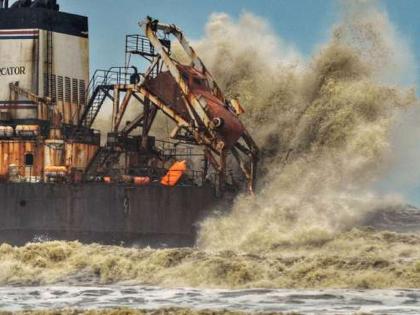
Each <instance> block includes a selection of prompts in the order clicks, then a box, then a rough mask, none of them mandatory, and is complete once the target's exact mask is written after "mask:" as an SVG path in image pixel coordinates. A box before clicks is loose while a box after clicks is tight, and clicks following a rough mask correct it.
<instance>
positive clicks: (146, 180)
mask: <svg viewBox="0 0 420 315" xmlns="http://www.w3.org/2000/svg"><path fill="white" fill-rule="evenodd" d="M149 184H150V177H134V185H138V186H144V185H149Z"/></svg>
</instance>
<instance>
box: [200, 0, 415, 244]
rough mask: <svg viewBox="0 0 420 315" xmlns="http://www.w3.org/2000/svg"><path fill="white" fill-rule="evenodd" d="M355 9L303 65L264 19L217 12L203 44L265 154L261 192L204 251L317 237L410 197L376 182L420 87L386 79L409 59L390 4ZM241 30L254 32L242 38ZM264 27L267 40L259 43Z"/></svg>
mask: <svg viewBox="0 0 420 315" xmlns="http://www.w3.org/2000/svg"><path fill="white" fill-rule="evenodd" d="M360 6H361V7H368V9H369V10H361V9H360ZM347 8H348V10H347V11H346V12H347V15H346V16H345V17H343V19H342V22H341V23H339V24H337V25H336V26H335V27H334V30H333V32H332V36H331V39H330V41H329V42H328V43H326V44H324V45H323V46H322V47H321V48H320V51H319V52H318V53H317V54H315V56H314V57H313V58H312V59H311V60H310V61H308V62H306V63H303V64H296V62H299V61H298V60H299V58H294V59H293V58H292V59H291V57H290V54H287V53H286V55H285V56H286V57H284V58H283V54H284V51H285V50H284V48H283V47H282V45H280V44H279V41H278V40H277V39H276V38H275V37H274V35H273V32H272V31H270V30H269V29H268V26H267V25H266V24H264V23H262V22H261V21H260V20H261V19H260V18H258V17H254V16H252V15H251V14H245V15H244V16H243V17H241V18H240V21H239V22H237V23H235V22H233V21H232V20H231V19H230V18H229V17H227V16H226V15H224V14H222V15H214V16H213V17H212V20H211V21H210V22H209V27H208V28H207V34H206V36H205V37H204V39H203V40H202V41H200V43H199V46H198V50H199V52H201V53H202V54H204V60H209V61H214V62H216V64H211V63H210V65H209V67H210V69H212V70H213V73H214V75H215V77H216V78H217V79H218V80H219V81H220V82H222V84H223V88H224V89H225V90H227V91H228V93H229V94H232V95H236V94H239V95H241V96H242V97H241V100H242V102H243V105H244V106H245V107H246V109H247V110H248V116H247V121H246V123H247V126H248V128H249V129H250V130H251V134H253V136H254V137H256V139H257V142H258V143H259V145H260V146H261V149H262V150H261V151H262V156H261V168H260V169H261V172H260V179H259V181H260V185H259V191H258V193H257V195H256V197H255V198H254V197H249V196H248V197H246V196H245V197H240V198H238V200H237V202H236V203H235V205H234V207H233V210H232V211H231V212H230V213H229V214H228V215H224V216H219V217H213V218H210V219H208V220H205V221H204V222H203V224H202V228H201V234H200V240H199V245H200V246H201V247H202V248H204V249H208V250H209V249H210V250H221V249H233V250H241V251H244V252H250V251H252V252H254V251H264V250H270V248H272V247H273V246H277V244H283V243H285V242H286V243H292V244H293V243H294V242H299V239H300V238H301V237H304V238H307V239H313V242H315V243H316V242H317V240H318V238H320V239H321V240H322V239H324V238H325V237H332V236H333V235H336V234H337V233H341V232H342V231H345V230H348V229H350V228H351V227H353V226H355V225H356V224H357V222H359V220H360V219H361V218H363V217H364V216H365V215H367V214H368V213H369V212H370V211H372V210H375V209H378V208H381V207H383V208H386V207H387V206H390V205H395V204H398V203H402V202H403V201H402V200H401V199H399V198H396V197H395V196H392V197H391V196H378V195H376V194H375V193H373V191H372V190H371V187H372V185H373V184H374V183H375V181H376V180H377V179H378V178H380V175H381V174H382V173H383V172H384V170H385V169H386V167H388V166H389V163H388V161H389V157H390V156H392V148H391V146H390V136H391V133H390V130H391V128H392V126H393V123H394V122H395V117H396V116H397V114H398V113H399V112H401V111H403V110H405V109H407V108H409V107H410V106H412V105H414V104H415V103H416V98H415V94H414V91H413V90H410V89H406V88H403V87H400V86H398V85H385V84H384V83H383V82H382V80H381V79H382V78H384V77H385V76H386V74H387V73H388V72H387V71H386V69H387V67H388V66H389V67H391V68H392V69H395V68H396V67H398V66H399V64H398V63H397V62H400V61H401V60H403V61H406V60H405V59H404V58H400V57H398V58H397V57H396V55H398V56H401V53H400V52H399V51H398V50H399V49H404V47H400V46H398V45H397V44H395V43H393V42H392V41H393V39H395V37H396V36H395V35H394V36H390V35H389V34H388V33H383V31H384V26H386V28H385V29H388V30H393V28H392V24H391V23H390V22H389V21H388V20H387V16H386V14H385V13H384V12H383V11H381V10H379V9H377V8H376V7H375V6H372V5H371V3H369V4H366V2H365V1H361V2H360V4H358V5H357V4H353V5H352V6H348V7H347ZM258 27H259V32H258V31H256V28H257V29H258ZM240 32H243V33H244V34H248V37H249V36H255V37H254V38H248V40H247V41H243V43H244V44H242V42H241V41H239V40H237V39H236V37H237V35H238V33H240ZM394 33H395V31H394V32H393V33H392V34H394ZM250 34H251V35H250ZM258 34H263V35H262V38H263V41H262V42H261V43H260V44H259V45H253V46H250V45H249V42H257V41H258V39H259V37H258ZM266 37H271V40H267V39H266ZM264 43H266V44H265V45H264ZM287 51H288V50H287V49H286V52H287ZM276 53H277V55H276ZM206 54H208V55H209V56H208V57H206ZM406 55H408V53H406ZM291 60H294V61H293V62H292V61H291ZM401 63H402V61H401ZM401 67H405V63H403V65H402V66H401ZM226 69H228V70H229V71H226ZM261 126H264V127H263V128H261ZM261 177H262V178H261Z"/></svg>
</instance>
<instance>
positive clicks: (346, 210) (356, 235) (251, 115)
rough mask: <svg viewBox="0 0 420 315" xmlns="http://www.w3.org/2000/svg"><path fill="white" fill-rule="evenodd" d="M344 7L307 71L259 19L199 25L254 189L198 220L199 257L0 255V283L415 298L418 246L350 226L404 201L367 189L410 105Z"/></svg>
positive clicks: (144, 252) (35, 248) (393, 43)
mask: <svg viewBox="0 0 420 315" xmlns="http://www.w3.org/2000/svg"><path fill="white" fill-rule="evenodd" d="M344 6H345V9H344V10H343V13H342V17H341V19H340V22H339V23H337V24H336V25H335V26H334V29H333V31H332V32H331V38H330V40H329V42H327V43H325V44H324V45H323V46H322V47H321V48H320V49H319V51H318V52H317V53H315V54H314V57H312V58H310V59H309V60H306V59H305V57H304V56H302V55H301V54H299V52H297V50H296V49H295V48H294V47H292V46H290V45H288V44H287V43H285V42H283V41H282V40H281V39H279V37H278V36H277V35H276V34H275V33H274V32H273V31H272V30H271V28H270V26H269V25H268V24H267V23H266V22H265V21H264V20H263V19H261V18H259V17H256V16H254V15H252V14H250V13H244V14H243V15H242V16H241V17H240V18H239V20H238V21H235V20H233V19H232V18H231V17H229V16H228V15H226V14H215V15H213V16H211V18H210V20H209V23H208V25H207V28H206V35H205V36H204V38H203V39H202V40H200V41H199V42H197V43H196V46H198V51H199V52H200V55H202V57H203V59H204V61H205V63H206V64H207V65H208V66H209V68H210V69H211V71H212V73H213V74H214V76H215V77H216V79H217V80H218V82H219V83H220V85H221V86H222V88H223V89H224V90H226V91H227V94H228V95H230V96H238V95H239V96H240V99H241V101H242V103H243V105H244V107H246V109H247V114H245V115H244V117H243V119H244V120H245V123H246V125H247V126H248V128H249V129H250V132H251V134H252V135H253V136H254V137H255V139H256V141H257V142H258V144H259V146H260V147H261V151H262V153H261V166H260V177H261V179H260V181H259V188H258V193H257V195H256V196H255V197H250V196H240V197H238V198H237V200H236V202H235V204H234V207H233V209H232V211H230V212H229V214H215V215H214V216H212V217H211V218H209V219H206V220H205V221H204V222H203V223H202V225H201V231H200V238H199V243H198V247H197V248H184V249H162V250H152V249H136V248H121V247H112V246H101V245H95V244H94V245H82V244H80V243H78V242H45V243H36V244H28V245H26V246H24V247H12V246H9V245H7V244H3V245H1V246H0V257H1V259H0V284H46V283H57V282H66V283H70V284H71V283H72V282H74V283H90V282H95V283H115V282H125V283H130V284H133V283H142V284H158V285H164V286H189V287H191V286H193V287H233V288H247V287H288V288H303V287H307V288H314V287H316V288H321V287H343V288H344V287H351V288H385V287H407V288H408V287H419V285H420V256H419V255H420V254H419V251H418V246H419V245H420V236H418V235H416V234H413V235H409V234H399V233H395V232H387V231H379V230H374V229H366V228H363V229H362V228H360V229H357V228H355V227H357V226H359V225H360V224H362V223H363V222H365V221H366V220H367V219H368V218H377V217H378V216H375V214H378V213H381V211H380V210H382V209H397V210H396V211H398V209H401V207H400V205H401V204H403V203H404V200H403V199H402V198H400V197H398V196H390V195H385V196H384V195H381V194H379V193H377V192H375V189H374V187H375V185H376V183H377V182H378V181H380V180H382V176H383V174H384V172H385V171H386V170H387V169H389V168H390V167H393V165H392V161H393V159H392V156H393V150H392V145H393V144H392V140H391V139H392V130H393V126H394V125H395V123H396V122H397V121H398V119H399V117H400V113H401V112H403V111H405V110H406V109H408V108H412V107H413V105H415V104H416V103H417V102H418V101H417V99H416V97H415V93H414V90H413V89H410V88H407V87H405V84H406V83H407V82H406V81H405V80H406V79H407V76H406V75H407V73H408V72H409V71H408V70H407V69H409V68H411V69H413V68H415V67H414V66H413V62H414V61H413V60H414V59H413V58H412V56H411V54H410V51H409V49H408V48H407V47H408V45H406V43H404V42H403V40H402V39H401V38H402V37H401V36H400V35H399V34H398V33H397V31H396V30H395V28H394V27H393V25H392V24H391V22H390V21H389V19H388V17H387V15H386V12H384V11H383V10H381V9H379V8H378V7H377V6H376V5H375V2H371V1H352V2H351V4H349V2H345V3H344ZM256 43H258V45H256ZM407 71H408V72H407ZM402 75H404V77H403V78H402V79H401V76H402ZM411 83H412V82H411ZM221 213H224V212H223V211H221ZM379 216H380V215H379ZM372 222H373V221H372ZM372 222H371V223H372ZM384 227H385V228H386V225H385V226H382V227H381V228H384ZM401 230H404V228H402V229H401Z"/></svg>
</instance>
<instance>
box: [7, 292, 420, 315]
mask: <svg viewBox="0 0 420 315" xmlns="http://www.w3.org/2000/svg"><path fill="white" fill-rule="evenodd" d="M121 307H128V308H133V309H144V310H147V309H161V308H171V307H177V308H188V309H195V310H203V309H212V310H230V311H244V312H292V311H293V312H298V313H301V314H351V313H356V312H365V313H372V314H385V313H386V314H419V312H420V290H278V289H273V290H270V289H250V290H209V289H186V288H177V289H163V288H158V287H144V286H74V287H73V286H71V287H68V286H50V287H3V288H0V311H24V310H43V309H112V308H121Z"/></svg>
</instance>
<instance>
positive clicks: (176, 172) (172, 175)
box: [160, 161, 187, 186]
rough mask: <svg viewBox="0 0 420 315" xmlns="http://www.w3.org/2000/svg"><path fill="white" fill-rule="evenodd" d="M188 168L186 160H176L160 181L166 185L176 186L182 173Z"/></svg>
mask: <svg viewBox="0 0 420 315" xmlns="http://www.w3.org/2000/svg"><path fill="white" fill-rule="evenodd" d="M186 170H187V162H186V161H179V162H175V163H174V164H173V165H172V166H171V167H170V168H169V170H168V173H166V175H165V176H163V177H162V180H161V181H160V183H161V184H162V185H165V186H175V185H176V184H177V183H178V182H179V180H180V179H181V177H182V175H184V173H185V171H186Z"/></svg>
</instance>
